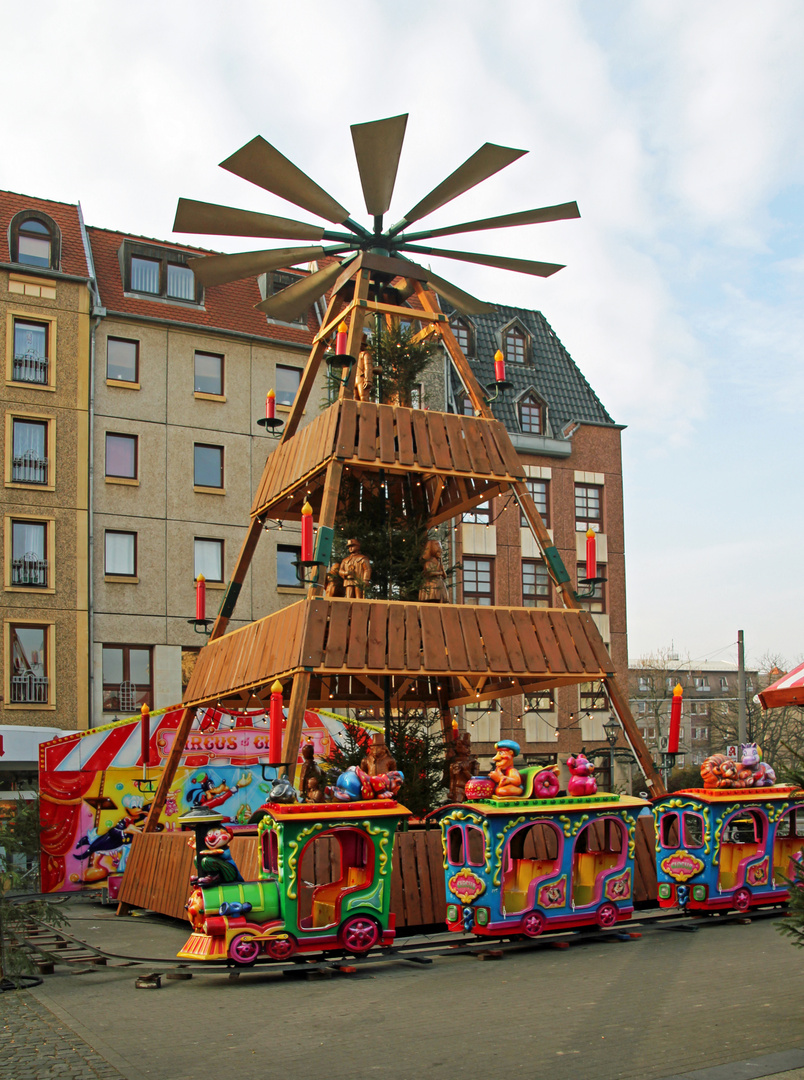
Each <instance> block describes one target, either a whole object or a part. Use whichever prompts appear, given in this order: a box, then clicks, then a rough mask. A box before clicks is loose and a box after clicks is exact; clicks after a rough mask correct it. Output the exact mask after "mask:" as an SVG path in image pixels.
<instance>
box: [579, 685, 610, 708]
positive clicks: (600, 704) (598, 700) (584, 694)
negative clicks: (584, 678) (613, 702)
mask: <svg viewBox="0 0 804 1080" xmlns="http://www.w3.org/2000/svg"><path fill="white" fill-rule="evenodd" d="M580 690H581V712H605V711H606V709H608V707H609V700H608V698H607V697H606V691H605V690H604V689H603V687H602V686H601V684H600V683H599V682H595V683H591V682H590V683H581V686H580Z"/></svg>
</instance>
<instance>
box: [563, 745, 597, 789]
mask: <svg viewBox="0 0 804 1080" xmlns="http://www.w3.org/2000/svg"><path fill="white" fill-rule="evenodd" d="M567 768H568V769H569V771H570V772H571V773H572V776H571V777H570V782H569V783H568V784H567V794H568V795H576V796H577V795H581V796H583V795H594V794H596V792H597V780H595V778H594V776H593V775H592V773H593V772H594V771H595V767H594V765H593V764H592V762H591V761H589V760H588V759H587V757H586V755H585V754H584V753H583V751H581V753H580V754H575V755H570V757H568V758H567Z"/></svg>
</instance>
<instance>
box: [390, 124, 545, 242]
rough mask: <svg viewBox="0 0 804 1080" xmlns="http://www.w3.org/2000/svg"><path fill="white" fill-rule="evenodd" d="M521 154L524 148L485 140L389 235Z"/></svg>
mask: <svg viewBox="0 0 804 1080" xmlns="http://www.w3.org/2000/svg"><path fill="white" fill-rule="evenodd" d="M523 154H527V150H514V149H513V148H512V147H510V146H497V145H496V144H495V143H484V144H483V145H482V146H481V147H480V149H479V150H477V151H476V152H475V153H474V154H472V156H471V157H470V158H467V159H466V161H464V163H463V165H459V166H458V168H457V169H456V170H455V172H454V173H450V175H449V176H448V177H447V178H446V180H442V181H441V183H440V184H439V185H438V186H437V187H434V188H433V190H432V191H431V192H430V194H429V195H425V197H424V198H423V199H422V200H421V202H417V203H416V205H415V206H414V207H413V209H412V210H408V212H407V214H405V216H404V217H403V218H402V221H401V222H399V224H398V225H394V227H393V228H392V229H391V230H390V231H391V234H392V235H393V234H395V233H397V232H399V231H401V230H402V229H404V228H405V226H406V225H409V224H410V223H411V222H413V221H418V220H419V218H423V217H425V216H426V215H427V214H432V212H433V211H434V210H437V209H438V208H439V207H440V206H444V204H445V203H448V202H451V201H452V200H453V199H457V197H458V196H459V195H463V193H464V192H465V191H468V190H469V189H470V188H473V187H475V185H476V184H479V183H481V182H482V181H483V180H488V178H489V177H490V176H494V174H495V173H497V172H499V171H500V169H504V168H505V167H506V166H507V165H510V164H511V163H512V162H513V161H516V160H517V159H518V158H521V157H522V155H523Z"/></svg>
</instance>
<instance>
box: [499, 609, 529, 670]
mask: <svg viewBox="0 0 804 1080" xmlns="http://www.w3.org/2000/svg"><path fill="white" fill-rule="evenodd" d="M496 614H497V625H498V626H499V628H500V633H501V634H502V640H503V647H504V648H505V651H506V654H507V655H508V668H509V670H511V671H527V670H528V669H527V666H526V664H525V656H524V654H523V652H522V646H521V645H520V644H519V636H518V635H517V632H516V627H515V626H514V620H513V619H512V618H511V613H510V611H506V610H505V608H497V609H496Z"/></svg>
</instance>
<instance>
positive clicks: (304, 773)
mask: <svg viewBox="0 0 804 1080" xmlns="http://www.w3.org/2000/svg"><path fill="white" fill-rule="evenodd" d="M301 752H302V767H301V777H300V779H299V792H300V794H301V797H302V802H313V803H320V802H324V789H325V787H326V781H325V778H324V770H323V769H322V768H321V766H320V765H319V764H318V763H317V762H316V760H315V749H314V747H313V744H312V743H311V742H308V743H305V744H304V746H303V747H302V751H301Z"/></svg>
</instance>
